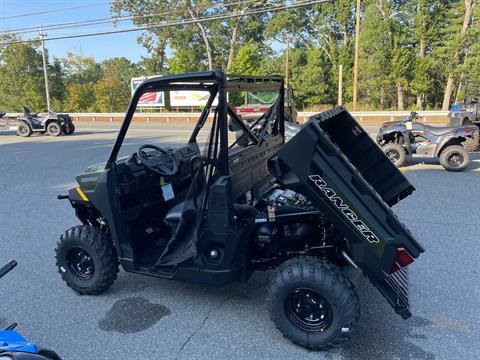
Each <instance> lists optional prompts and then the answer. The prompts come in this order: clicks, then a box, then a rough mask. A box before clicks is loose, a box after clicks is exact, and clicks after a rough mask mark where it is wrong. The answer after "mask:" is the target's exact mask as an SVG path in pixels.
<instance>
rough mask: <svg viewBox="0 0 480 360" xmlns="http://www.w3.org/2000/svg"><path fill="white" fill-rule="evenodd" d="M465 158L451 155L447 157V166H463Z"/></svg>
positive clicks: (460, 155) (457, 154) (459, 155)
mask: <svg viewBox="0 0 480 360" xmlns="http://www.w3.org/2000/svg"><path fill="white" fill-rule="evenodd" d="M464 160H465V158H464V157H463V155H462V154H460V153H453V154H452V155H450V156H449V157H448V160H447V161H448V165H450V166H452V167H459V166H461V165H462V164H463V162H464Z"/></svg>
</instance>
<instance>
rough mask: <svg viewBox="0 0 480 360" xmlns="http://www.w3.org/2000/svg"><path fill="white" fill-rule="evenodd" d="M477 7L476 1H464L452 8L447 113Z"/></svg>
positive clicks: (444, 108) (446, 90)
mask: <svg viewBox="0 0 480 360" xmlns="http://www.w3.org/2000/svg"><path fill="white" fill-rule="evenodd" d="M475 5H476V3H475V2H474V0H464V1H463V4H460V3H459V2H455V3H454V4H453V6H452V12H451V14H452V16H453V19H454V21H453V22H452V24H451V25H450V27H449V28H448V30H449V31H450V32H451V34H452V36H451V37H450V41H448V42H447V43H446V44H447V46H448V47H450V48H451V52H450V56H451V61H449V65H450V66H449V67H448V69H447V70H448V78H447V82H446V84H445V92H444V93H445V95H444V97H443V104H442V110H444V111H447V110H448V109H449V107H450V103H451V97H452V91H453V85H454V80H455V77H458V66H459V64H460V63H461V61H462V59H463V58H464V57H465V55H466V53H468V48H467V47H466V46H465V45H466V43H467V41H466V37H467V32H468V30H469V28H470V25H471V23H472V18H473V13H474V9H475ZM462 19H463V21H462ZM455 20H456V21H455Z"/></svg>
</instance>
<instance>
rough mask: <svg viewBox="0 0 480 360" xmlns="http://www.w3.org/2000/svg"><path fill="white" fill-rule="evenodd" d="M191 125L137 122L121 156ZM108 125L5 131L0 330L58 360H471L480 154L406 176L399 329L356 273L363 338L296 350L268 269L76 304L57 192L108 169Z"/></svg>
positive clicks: (0, 177)
mask: <svg viewBox="0 0 480 360" xmlns="http://www.w3.org/2000/svg"><path fill="white" fill-rule="evenodd" d="M191 128H192V126H181V125H169V126H167V125H164V126H160V125H147V124H143V125H140V124H139V125H135V126H134V127H133V129H132V130H133V131H130V133H129V136H128V138H127V141H126V143H127V147H126V149H125V151H126V153H128V152H130V153H131V152H133V151H135V150H136V148H137V147H138V146H139V145H140V144H143V143H153V144H155V143H157V144H162V145H166V144H169V145H173V146H174V145H175V144H177V143H179V142H181V141H182V140H185V139H186V138H187V136H188V134H189V133H190V129H191ZM117 129H118V124H100V123H98V124H96V125H91V124H88V125H87V124H81V125H79V126H78V131H77V132H76V133H75V134H74V135H71V136H62V137H58V138H53V137H49V136H32V137H30V138H21V137H17V136H15V132H14V131H4V132H0V243H1V244H2V251H1V252H0V262H2V263H3V262H7V261H8V260H10V259H16V260H17V261H18V263H19V265H18V267H17V268H16V269H15V270H14V271H13V272H12V273H10V274H8V275H7V276H5V278H3V279H2V280H0V281H1V284H2V289H3V291H2V305H3V306H2V311H1V313H0V326H2V327H5V326H7V325H8V324H10V323H12V322H18V323H19V327H18V329H19V331H20V332H21V333H23V334H24V335H25V336H26V337H27V339H29V340H31V341H34V342H36V343H38V344H42V345H45V346H48V347H50V348H52V349H55V350H56V351H57V352H58V353H59V354H60V355H61V356H62V357H63V358H64V359H206V358H208V359H330V360H332V359H345V360H363V359H365V360H368V359H478V358H480V347H479V344H480V313H479V304H480V287H479V285H478V284H479V277H480V263H479V261H478V256H479V254H480V241H479V237H478V233H479V229H480V219H479V214H480V205H479V201H478V199H479V198H480V181H479V180H480V153H475V154H473V162H472V164H471V166H470V167H469V168H468V169H467V170H466V171H464V172H462V173H452V172H447V171H445V170H444V169H443V168H442V167H441V166H440V165H439V164H438V163H437V162H436V161H433V160H431V161H428V162H427V163H420V164H413V165H409V166H406V167H405V168H403V171H404V173H405V174H406V176H407V177H408V179H409V180H410V181H411V182H412V183H413V184H414V185H415V187H416V188H417V191H416V192H415V193H414V194H413V195H412V196H410V197H408V198H407V199H405V200H404V201H402V202H401V203H400V204H398V205H396V206H395V207H394V210H395V212H396V213H397V214H398V216H399V217H400V219H401V220H402V221H403V222H404V223H406V224H407V226H408V227H409V228H410V229H411V230H412V231H413V232H414V233H416V234H417V235H418V238H419V239H421V241H422V242H423V244H424V245H425V247H426V248H427V252H426V253H425V254H423V255H422V256H420V258H419V259H418V260H417V261H416V262H415V263H414V264H413V265H412V266H411V268H410V291H411V294H410V301H411V306H412V312H413V314H414V316H413V317H412V318H411V319H409V320H407V321H404V320H402V319H401V318H400V317H399V316H398V315H396V314H395V313H394V312H393V310H392V309H391V308H390V307H389V305H388V304H387V303H386V301H385V300H384V299H383V298H382V297H381V295H380V294H379V293H378V292H377V291H376V290H375V289H374V288H373V287H372V286H371V285H370V283H369V282H368V281H366V280H365V279H363V277H362V276H361V274H358V273H355V272H353V271H352V272H351V278H352V280H353V281H354V283H355V285H356V286H357V289H358V291H359V295H360V299H361V302H362V317H361V320H360V322H359V325H358V328H357V330H356V332H355V333H354V335H353V336H352V341H350V342H347V343H346V344H345V345H344V346H342V347H340V348H338V349H335V350H332V351H329V352H324V353H317V352H310V351H307V350H304V349H302V348H300V347H297V346H295V345H293V344H291V343H290V342H289V341H287V340H286V339H284V338H283V337H282V336H281V334H280V333H279V331H277V330H276V329H275V327H274V325H273V323H272V322H271V321H270V320H269V318H268V313H267V310H266V308H265V297H266V284H267V283H268V278H269V275H270V274H269V273H257V274H254V276H253V277H252V279H251V280H250V281H249V282H248V283H246V284H235V285H230V286H227V287H225V288H221V289H207V288H203V287H200V286H195V285H188V284H183V283H178V282H171V281H167V280H163V279H157V278H152V277H146V276H138V275H133V274H127V273H125V272H120V274H119V278H118V280H117V281H116V282H115V284H114V286H113V287H112V288H111V289H110V290H109V291H107V292H106V293H104V294H102V295H99V296H78V295H76V294H75V293H74V292H73V291H72V290H70V289H69V288H68V287H67V286H66V285H65V284H64V283H63V282H62V281H61V279H60V276H59V274H58V273H57V269H56V266H55V259H54V248H55V243H56V241H57V239H58V238H59V236H60V234H62V233H63V232H64V231H65V230H66V229H68V228H69V227H71V226H73V225H76V224H77V223H78V221H77V219H76V217H75V215H74V212H73V209H72V208H71V207H70V205H69V203H68V202H67V201H60V200H57V199H56V196H57V195H58V194H64V193H66V190H67V189H68V188H70V187H73V186H74V182H73V180H74V176H75V175H77V174H78V173H79V172H81V171H82V170H83V169H85V168H86V167H87V166H89V165H91V164H95V163H99V162H103V161H105V160H106V158H107V156H108V153H109V151H110V148H111V146H112V144H113V141H114V139H115V136H116V132H117ZM367 130H368V131H369V132H370V133H372V134H374V133H375V132H376V131H377V128H376V127H368V128H367ZM203 136H205V134H203Z"/></svg>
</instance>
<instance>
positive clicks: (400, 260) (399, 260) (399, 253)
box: [390, 247, 415, 274]
mask: <svg viewBox="0 0 480 360" xmlns="http://www.w3.org/2000/svg"><path fill="white" fill-rule="evenodd" d="M414 261H415V260H414V259H413V257H412V255H410V254H409V252H408V251H407V250H406V249H405V248H403V247H401V248H398V249H397V250H396V252H395V256H394V257H393V264H392V268H391V269H390V274H393V273H395V272H397V271H398V270H400V269H402V268H404V267H407V266H408V265H410V264H411V263H413V262H414Z"/></svg>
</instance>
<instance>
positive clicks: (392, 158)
mask: <svg viewBox="0 0 480 360" xmlns="http://www.w3.org/2000/svg"><path fill="white" fill-rule="evenodd" d="M387 157H388V158H389V159H390V161H391V162H392V163H394V164H395V163H396V162H397V161H398V160H400V153H399V152H398V151H397V150H390V151H388V152H387Z"/></svg>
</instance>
